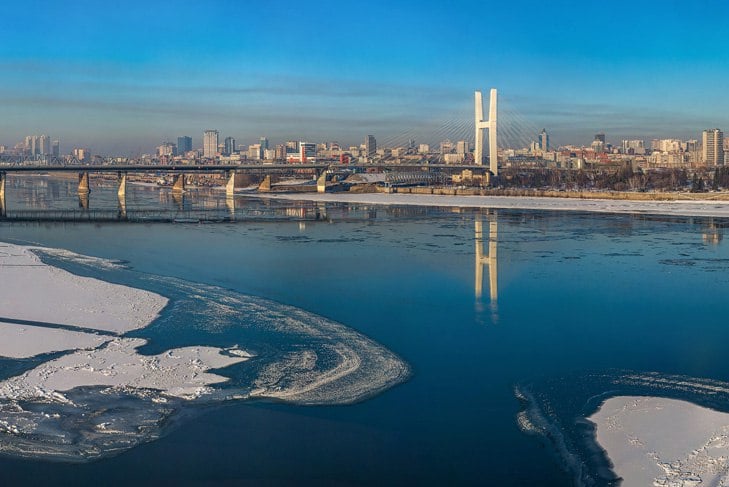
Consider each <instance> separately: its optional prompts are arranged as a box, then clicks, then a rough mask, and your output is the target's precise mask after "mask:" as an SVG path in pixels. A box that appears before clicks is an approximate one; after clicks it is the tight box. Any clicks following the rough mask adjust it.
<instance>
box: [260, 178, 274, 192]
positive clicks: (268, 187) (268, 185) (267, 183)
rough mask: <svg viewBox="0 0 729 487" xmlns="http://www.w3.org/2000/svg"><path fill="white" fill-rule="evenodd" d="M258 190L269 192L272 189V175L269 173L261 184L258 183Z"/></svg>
mask: <svg viewBox="0 0 729 487" xmlns="http://www.w3.org/2000/svg"><path fill="white" fill-rule="evenodd" d="M258 191H259V192H261V193H268V192H269V191H271V175H270V174H267V175H266V177H265V178H263V181H261V184H259V185H258Z"/></svg>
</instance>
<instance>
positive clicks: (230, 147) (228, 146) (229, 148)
mask: <svg viewBox="0 0 729 487" xmlns="http://www.w3.org/2000/svg"><path fill="white" fill-rule="evenodd" d="M233 152H235V139H234V138H233V137H226V138H225V149H224V153H225V155H226V156H229V155H231V154H232V153H233Z"/></svg>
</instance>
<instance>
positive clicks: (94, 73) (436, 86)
mask: <svg viewBox="0 0 729 487" xmlns="http://www.w3.org/2000/svg"><path fill="white" fill-rule="evenodd" d="M706 3H707V5H705V6H704V8H702V9H699V8H697V9H694V10H691V9H686V8H685V7H684V5H683V4H680V3H679V2H668V3H666V2H661V3H658V2H648V1H643V2H637V3H636V2H631V3H630V4H628V3H627V2H622V1H620V2H617V4H611V10H610V11H606V10H605V9H603V8H601V6H595V5H581V4H580V5H573V4H571V3H570V2H552V3H550V4H549V5H546V4H541V3H538V2H527V1H521V2H517V4H513V3H511V4H509V5H508V6H506V5H501V4H498V3H495V2H481V3H476V2H457V3H455V4H449V5H447V6H446V5H441V4H439V3H435V2H418V3H415V2H397V3H396V4H394V5H393V4H389V3H388V4H384V3H383V2H374V3H372V4H371V5H370V8H369V9H368V10H366V11H361V9H357V8H355V7H353V6H347V5H341V4H336V3H334V2H316V4H307V3H302V2H297V3H293V2H285V1H277V2H269V3H267V4H266V5H265V6H262V5H238V4H235V3H229V2H211V3H208V4H206V5H205V6H196V5H195V4H173V3H168V2H151V3H149V2H147V3H141V2H128V3H126V4H125V5H124V7H123V8H122V7H106V6H105V7H104V8H103V9H101V7H99V6H97V5H95V4H94V3H92V2H83V1H76V2H69V3H64V4H63V5H56V4H54V3H52V2H38V1H36V2H30V3H29V4H24V5H22V6H21V5H19V4H17V5H16V4H12V5H8V6H6V9H5V11H4V14H5V16H6V18H8V19H10V18H23V16H24V15H25V14H26V13H27V12H36V15H35V16H34V19H33V22H6V23H5V25H4V28H3V30H2V32H0V55H1V56H2V59H3V61H2V62H0V64H2V65H3V68H4V69H3V71H4V73H6V78H5V79H4V81H3V83H2V85H0V104H1V105H2V106H3V111H4V113H5V117H3V118H2V121H0V140H1V141H0V143H10V142H11V141H19V140H21V139H22V138H23V137H25V136H26V135H27V134H29V133H52V134H53V135H54V137H58V138H60V139H61V140H63V141H64V145H65V146H66V147H70V146H76V145H78V146H81V145H83V146H91V147H92V149H93V150H94V151H95V152H99V153H108V154H111V153H117V154H138V153H143V152H148V151H149V150H150V148H152V147H154V146H156V145H158V144H159V142H160V141H161V140H171V141H174V140H175V139H176V137H177V136H179V134H188V135H193V137H195V136H196V134H201V132H202V130H204V128H205V127H216V129H217V130H219V131H220V133H221V134H226V136H232V137H234V138H235V139H236V140H237V141H240V142H241V143H245V142H244V141H246V140H248V139H250V141H251V143H253V141H255V139H256V138H257V137H259V136H260V134H266V135H267V136H268V137H270V138H271V139H272V140H322V139H324V138H326V139H331V140H338V141H339V142H340V143H342V144H343V145H352V144H355V143H360V141H361V140H362V136H363V134H375V135H376V136H377V137H378V138H382V139H383V142H386V141H387V140H386V139H387V137H388V136H392V137H396V136H399V135H402V136H404V135H405V134H407V135H409V136H410V137H411V138H413V139H415V140H416V141H417V142H421V141H422V142H430V143H432V142H433V141H431V140H425V139H424V135H423V134H426V135H427V134H429V133H434V132H438V131H439V130H442V129H443V128H444V127H445V128H446V129H447V128H448V124H449V123H452V124H454V125H455V124H456V123H457V121H458V120H469V119H470V118H471V113H470V104H471V94H472V92H473V91H474V90H477V89H488V88H490V87H498V88H499V90H500V93H502V94H503V98H502V100H503V103H502V104H501V106H500V109H501V110H503V111H504V113H503V114H500V117H501V119H502V121H504V122H505V121H506V120H508V119H509V115H512V120H513V121H514V122H513V123H515V124H516V123H519V121H520V120H521V121H522V122H521V123H522V124H523V126H522V127H521V129H522V130H524V131H525V132H528V133H530V134H531V137H532V138H535V137H536V134H537V132H538V130H539V129H540V128H541V127H542V126H544V127H547V129H548V131H549V132H550V137H551V138H552V140H551V141H550V142H551V144H552V145H555V146H556V145H560V144H580V143H585V144H586V143H589V141H590V139H591V137H592V134H594V133H597V132H605V133H607V134H609V137H610V138H611V139H612V140H613V141H614V142H617V141H619V140H621V139H635V138H643V139H646V140H649V139H651V138H666V137H677V138H696V137H697V136H700V134H701V132H702V131H703V130H704V129H706V128H707V127H720V128H726V126H727V125H729V115H727V114H729V102H726V101H724V100H721V99H720V98H718V99H717V97H716V96H714V95H713V93H714V91H715V89H714V86H715V84H716V83H717V82H718V81H719V80H721V79H723V77H724V76H725V75H726V74H728V73H727V71H728V68H727V67H726V66H727V63H725V61H726V60H727V54H726V53H725V52H724V50H723V49H722V48H721V45H722V44H721V42H720V41H721V40H722V39H721V37H722V33H721V29H703V28H701V23H700V21H701V19H703V18H704V15H705V11H706V10H709V7H711V10H712V12H714V15H715V17H716V18H720V19H721V18H725V17H727V16H726V15H723V13H727V12H726V11H727V10H729V7H728V6H726V5H724V4H723V3H721V2H718V1H709V2H706ZM203 7H204V8H203ZM623 7H625V8H623ZM622 11H630V12H640V13H642V15H645V19H646V20H648V21H649V22H645V23H641V22H639V20H640V19H641V18H642V17H640V16H638V17H635V18H631V17H626V16H625V15H622V14H620V15H619V14H618V13H617V12H622ZM223 12H224V13H225V15H223ZM466 14H467V15H466ZM636 15H638V14H636ZM250 19H256V20H257V22H251V21H250ZM293 22H296V25H305V26H307V27H308V28H307V29H304V30H303V31H302V30H301V29H298V28H297V29H290V28H286V26H287V25H289V26H290V25H293ZM647 30H650V35H647ZM677 31H680V32H681V35H680V36H677V35H676V32H677ZM302 32H303V33H302ZM535 129H536V130H535ZM197 144H198V142H195V145H197Z"/></svg>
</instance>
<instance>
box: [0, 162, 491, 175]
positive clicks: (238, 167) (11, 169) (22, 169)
mask: <svg viewBox="0 0 729 487" xmlns="http://www.w3.org/2000/svg"><path fill="white" fill-rule="evenodd" d="M367 168H380V169H390V170H392V169H423V170H425V169H450V170H463V169H471V170H473V169H484V166H475V165H460V164H422V163H403V164H393V163H390V164H376V163H370V164H328V163H326V164H325V163H321V164H171V165H167V164H165V165H161V164H158V165H137V164H134V165H131V164H125V165H116V164H114V165H106V166H91V165H82V164H74V165H67V166H45V165H40V166H35V165H34V166H29V165H28V166H27V165H8V166H2V165H0V172H4V173H51V172H78V173H84V172H87V173H90V172H94V173H100V172H107V173H109V172H110V173H113V172H121V173H124V172H127V173H129V172H174V173H180V172H185V173H190V172H228V171H257V172H274V171H293V170H298V169H314V170H317V171H322V170H329V169H367Z"/></svg>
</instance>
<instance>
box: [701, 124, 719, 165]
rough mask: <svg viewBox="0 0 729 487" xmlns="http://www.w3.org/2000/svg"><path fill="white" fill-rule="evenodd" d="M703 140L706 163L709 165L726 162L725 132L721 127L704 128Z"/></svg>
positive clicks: (703, 158)
mask: <svg viewBox="0 0 729 487" xmlns="http://www.w3.org/2000/svg"><path fill="white" fill-rule="evenodd" d="M702 141H703V157H702V160H703V161H704V164H706V165H709V166H719V165H722V164H724V133H723V132H722V131H721V130H719V129H709V130H704V133H703V140H702Z"/></svg>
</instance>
